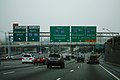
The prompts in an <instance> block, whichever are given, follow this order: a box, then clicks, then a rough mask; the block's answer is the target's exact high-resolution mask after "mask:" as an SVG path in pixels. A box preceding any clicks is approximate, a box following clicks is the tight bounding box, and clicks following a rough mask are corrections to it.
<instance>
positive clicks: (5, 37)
mask: <svg viewBox="0 0 120 80" xmlns="http://www.w3.org/2000/svg"><path fill="white" fill-rule="evenodd" d="M0 32H1V33H3V34H5V46H4V53H5V55H6V45H7V33H6V32H3V31H0Z"/></svg>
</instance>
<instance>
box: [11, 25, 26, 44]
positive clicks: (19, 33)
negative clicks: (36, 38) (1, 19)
mask: <svg viewBox="0 0 120 80" xmlns="http://www.w3.org/2000/svg"><path fill="white" fill-rule="evenodd" d="M13 41H14V42H25V41H26V26H13Z"/></svg>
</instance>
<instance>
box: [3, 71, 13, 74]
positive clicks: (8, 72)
mask: <svg viewBox="0 0 120 80" xmlns="http://www.w3.org/2000/svg"><path fill="white" fill-rule="evenodd" d="M12 73H15V71H10V72H6V73H3V74H12Z"/></svg>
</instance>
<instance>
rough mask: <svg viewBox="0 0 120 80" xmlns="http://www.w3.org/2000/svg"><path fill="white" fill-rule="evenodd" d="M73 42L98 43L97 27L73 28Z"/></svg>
mask: <svg viewBox="0 0 120 80" xmlns="http://www.w3.org/2000/svg"><path fill="white" fill-rule="evenodd" d="M71 42H96V26H71Z"/></svg>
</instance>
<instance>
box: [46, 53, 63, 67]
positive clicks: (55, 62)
mask: <svg viewBox="0 0 120 80" xmlns="http://www.w3.org/2000/svg"><path fill="white" fill-rule="evenodd" d="M52 66H60V67H61V68H64V67H65V62H64V58H63V56H62V54H57V53H53V54H49V56H48V58H47V68H52Z"/></svg>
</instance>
